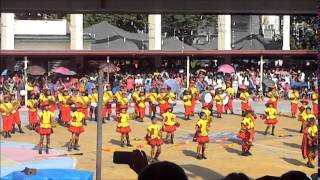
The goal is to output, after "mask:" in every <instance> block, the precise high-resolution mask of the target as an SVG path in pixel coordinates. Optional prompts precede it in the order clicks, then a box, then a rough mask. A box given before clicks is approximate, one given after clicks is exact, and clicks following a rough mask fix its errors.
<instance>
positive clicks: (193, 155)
mask: <svg viewBox="0 0 320 180" xmlns="http://www.w3.org/2000/svg"><path fill="white" fill-rule="evenodd" d="M182 152H183V154H184V155H186V156H189V157H194V158H196V157H197V153H196V152H194V151H190V150H182Z"/></svg>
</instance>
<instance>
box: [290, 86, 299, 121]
mask: <svg viewBox="0 0 320 180" xmlns="http://www.w3.org/2000/svg"><path fill="white" fill-rule="evenodd" d="M289 100H290V102H291V104H290V105H291V117H292V118H295V117H296V114H297V112H298V103H299V92H298V91H297V89H293V92H292V93H290V94H289Z"/></svg>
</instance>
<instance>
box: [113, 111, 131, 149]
mask: <svg viewBox="0 0 320 180" xmlns="http://www.w3.org/2000/svg"><path fill="white" fill-rule="evenodd" d="M116 131H117V132H118V133H120V134H121V147H124V143H125V140H124V138H126V140H127V146H128V147H131V146H132V145H131V144H130V138H129V133H130V132H131V128H130V124H129V114H128V113H127V108H125V107H122V108H121V113H120V114H119V118H118V125H117V129H116Z"/></svg>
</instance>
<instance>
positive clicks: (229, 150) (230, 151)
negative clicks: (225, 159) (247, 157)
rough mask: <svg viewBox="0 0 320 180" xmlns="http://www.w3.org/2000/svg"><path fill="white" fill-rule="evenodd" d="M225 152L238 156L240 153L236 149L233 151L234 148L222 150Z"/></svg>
mask: <svg viewBox="0 0 320 180" xmlns="http://www.w3.org/2000/svg"><path fill="white" fill-rule="evenodd" d="M224 149H225V150H226V151H228V152H229V153H231V154H237V155H240V154H241V152H242V151H240V150H238V149H234V148H230V147H225V148H224Z"/></svg>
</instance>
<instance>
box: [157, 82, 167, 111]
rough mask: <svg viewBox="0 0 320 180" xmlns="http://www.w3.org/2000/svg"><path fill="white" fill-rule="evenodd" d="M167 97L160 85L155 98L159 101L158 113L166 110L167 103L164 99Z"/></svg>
mask: <svg viewBox="0 0 320 180" xmlns="http://www.w3.org/2000/svg"><path fill="white" fill-rule="evenodd" d="M166 99H167V93H166V90H165V88H164V87H161V89H160V93H159V94H158V97H157V100H158V102H159V109H160V115H161V116H162V114H164V113H165V112H167V109H168V106H169V105H168V103H167V101H166Z"/></svg>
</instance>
